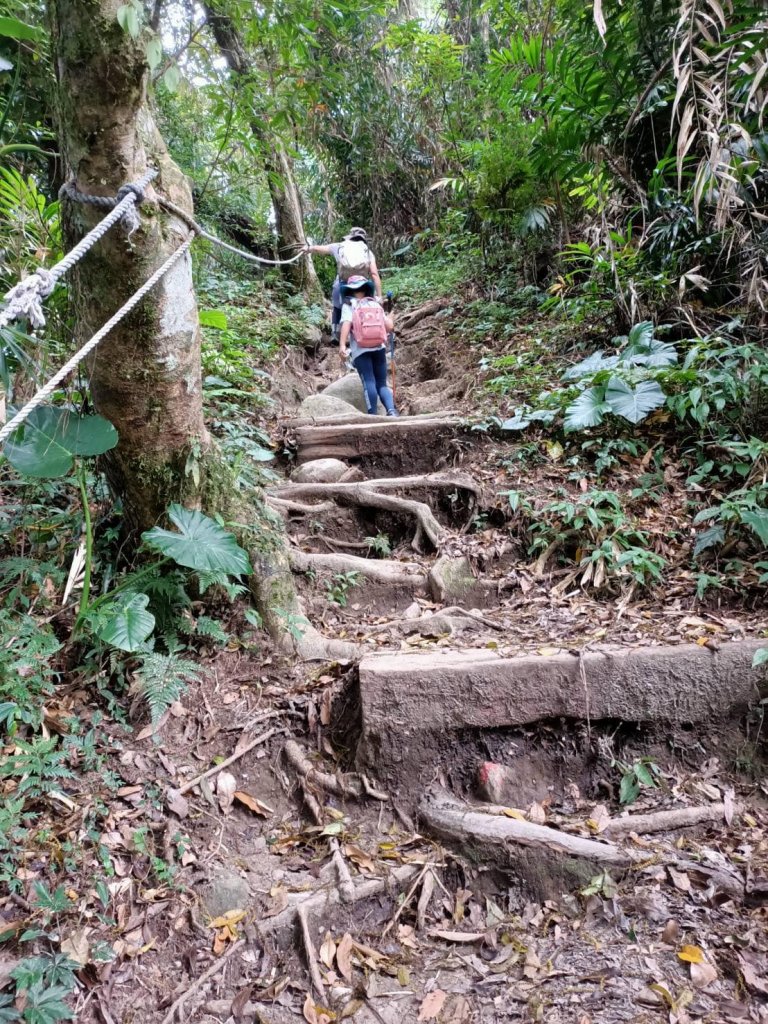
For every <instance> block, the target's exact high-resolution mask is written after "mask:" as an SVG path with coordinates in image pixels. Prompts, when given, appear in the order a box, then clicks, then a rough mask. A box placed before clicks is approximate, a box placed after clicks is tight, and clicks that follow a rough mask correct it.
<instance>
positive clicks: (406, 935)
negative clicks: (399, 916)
mask: <svg viewBox="0 0 768 1024" xmlns="http://www.w3.org/2000/svg"><path fill="white" fill-rule="evenodd" d="M397 938H398V940H399V941H400V943H401V944H402V945H403V946H407V947H408V948H409V949H418V948H419V944H418V942H417V941H416V933H415V932H414V930H413V928H412V927H411V926H410V925H409V924H399V925H398V926H397Z"/></svg>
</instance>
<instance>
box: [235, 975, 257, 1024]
mask: <svg viewBox="0 0 768 1024" xmlns="http://www.w3.org/2000/svg"><path fill="white" fill-rule="evenodd" d="M253 989H254V986H253V985H245V986H244V987H243V988H241V989H240V991H239V992H238V993H237V995H236V996H235V998H234V999H233V1000H232V1003H231V1005H230V1007H229V1012H230V1015H231V1016H232V1017H234V1019H235V1020H236V1021H238V1024H239V1022H240V1021H241V1020H242V1019H243V1012H244V1010H245V1005H246V1003H247V1002H248V1000H249V999H250V998H251V992H253Z"/></svg>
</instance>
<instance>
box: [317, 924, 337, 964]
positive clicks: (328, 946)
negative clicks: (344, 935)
mask: <svg viewBox="0 0 768 1024" xmlns="http://www.w3.org/2000/svg"><path fill="white" fill-rule="evenodd" d="M335 957H336V943H335V942H334V941H333V939H332V938H331V933H330V932H326V933H325V938H324V939H323V944H322V946H321V947H320V959H321V960H322V961H323V963H324V964H325V966H326V967H327V968H328V970H329V971H330V970H331V968H332V967H333V961H334V959H335Z"/></svg>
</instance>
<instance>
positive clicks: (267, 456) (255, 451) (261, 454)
mask: <svg viewBox="0 0 768 1024" xmlns="http://www.w3.org/2000/svg"><path fill="white" fill-rule="evenodd" d="M248 455H249V457H250V458H252V459H253V461H254V462H271V461H272V459H274V457H275V453H274V452H271V451H270V450H269V448H262V447H261V445H258V444H254V445H251V446H249V448H248Z"/></svg>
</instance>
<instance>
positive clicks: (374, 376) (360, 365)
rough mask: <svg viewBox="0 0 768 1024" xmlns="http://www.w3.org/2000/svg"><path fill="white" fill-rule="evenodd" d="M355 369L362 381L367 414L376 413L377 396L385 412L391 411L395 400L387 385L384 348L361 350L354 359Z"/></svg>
mask: <svg viewBox="0 0 768 1024" xmlns="http://www.w3.org/2000/svg"><path fill="white" fill-rule="evenodd" d="M355 369H356V370H357V372H358V373H359V374H360V380H361V381H362V382H363V391H364V392H365V404H366V405H367V406H368V412H369V414H370V415H371V416H375V415H376V406H377V404H378V399H379V398H380V399H381V404H382V405H383V406H384V408H385V409H386V410H387V412H392V410H393V409H394V408H395V401H394V398H393V397H392V389H391V388H389V387H387V351H386V349H384V348H376V349H373V350H372V351H370V352H361V353H360V355H359V356H358V357H357V358H356V359H355Z"/></svg>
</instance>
